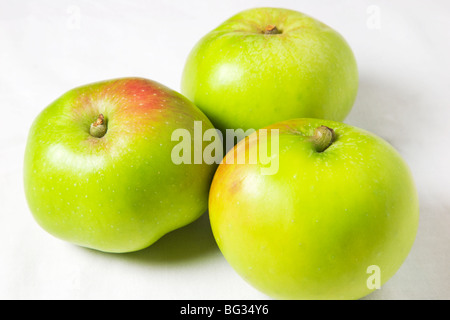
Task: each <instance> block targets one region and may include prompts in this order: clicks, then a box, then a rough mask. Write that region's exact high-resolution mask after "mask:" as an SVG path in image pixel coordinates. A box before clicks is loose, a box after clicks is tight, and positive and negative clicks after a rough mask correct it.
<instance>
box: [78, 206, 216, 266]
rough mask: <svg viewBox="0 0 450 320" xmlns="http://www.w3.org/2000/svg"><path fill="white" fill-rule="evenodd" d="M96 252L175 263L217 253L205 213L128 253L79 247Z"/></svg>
mask: <svg viewBox="0 0 450 320" xmlns="http://www.w3.org/2000/svg"><path fill="white" fill-rule="evenodd" d="M82 249H84V250H87V251H88V252H89V253H92V254H96V255H108V258H111V257H113V258H117V259H123V260H128V261H135V262H139V263H148V264H153V265H155V264H171V263H173V264H177V263H181V262H183V263H185V262H187V261H189V262H192V261H193V260H196V259H203V258H206V257H207V256H209V255H217V254H220V250H219V248H218V247H217V244H216V242H215V240H214V236H213V234H212V231H211V227H210V224H209V216H208V212H205V213H204V214H203V215H202V216H201V217H199V218H198V219H197V220H195V221H194V222H192V223H190V224H188V225H186V226H184V227H182V228H179V229H176V230H174V231H171V232H169V233H167V234H166V235H164V236H163V237H161V238H160V239H159V240H158V241H156V242H155V243H153V244H152V245H151V246H149V247H147V248H145V249H142V250H139V251H135V252H129V253H119V254H116V253H105V252H100V251H97V250H93V249H88V248H82Z"/></svg>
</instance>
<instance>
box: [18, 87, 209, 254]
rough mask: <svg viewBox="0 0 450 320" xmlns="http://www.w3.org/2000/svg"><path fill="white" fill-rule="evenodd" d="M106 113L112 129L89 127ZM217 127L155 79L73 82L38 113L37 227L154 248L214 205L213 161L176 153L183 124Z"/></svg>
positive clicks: (33, 204) (98, 243)
mask: <svg viewBox="0 0 450 320" xmlns="http://www.w3.org/2000/svg"><path fill="white" fill-rule="evenodd" d="M99 114H103V115H104V117H105V118H106V120H107V123H106V124H107V132H106V134H105V135H104V136H103V137H101V138H97V137H93V136H91V135H90V133H89V130H90V125H91V124H92V123H93V122H95V120H96V119H97V117H98V116H99ZM194 121H202V125H203V126H202V128H203V130H207V129H208V128H213V127H212V124H211V122H210V121H209V120H208V119H207V117H206V116H205V115H204V114H203V113H202V112H201V111H200V110H199V109H198V108H197V107H196V106H195V105H194V104H192V102H190V101H189V100H188V99H187V98H185V97H184V96H182V95H181V94H179V93H177V92H175V91H173V90H171V89H169V88H167V87H165V86H163V85H161V84H159V83H157V82H154V81H151V80H147V79H142V78H121V79H114V80H108V81H102V82H98V83H94V84H89V85H85V86H82V87H79V88H75V89H73V90H71V91H69V92H67V93H65V94H64V95H63V96H61V97H60V98H59V99H57V100H56V101H55V102H53V103H52V104H50V105H49V106H48V107H47V108H46V109H44V110H43V111H42V113H41V114H39V116H38V117H37V118H36V120H35V121H34V123H33V125H32V127H31V129H30V132H29V137H28V142H27V146H26V151H25V161H24V186H25V194H26V198H27V201H28V204H29V207H30V209H31V211H32V213H33V215H34V218H35V219H36V220H37V222H38V223H39V225H41V226H42V228H44V229H45V230H46V231H48V232H49V233H51V234H52V235H54V236H56V237H58V238H61V239H63V240H66V241H69V242H71V243H75V244H77V245H80V246H83V247H89V248H93V249H97V250H100V251H106V252H130V251H136V250H139V249H143V248H145V247H148V246H149V245H151V244H152V243H154V242H155V241H156V240H158V239H159V238H160V237H161V236H163V235H164V234H166V233H168V232H170V231H172V230H174V229H177V228H179V227H181V226H184V225H186V224H188V223H190V222H192V221H194V220H195V219H197V218H198V217H199V216H200V215H202V214H203V213H204V212H205V211H206V210H207V202H208V191H209V186H210V182H211V180H212V177H213V175H214V171H215V169H216V166H215V165H214V164H212V165H207V164H180V165H175V164H174V163H173V162H172V160H171V150H172V148H173V147H174V145H175V144H177V143H178V142H176V141H171V134H172V132H173V131H174V130H175V129H179V128H185V129H187V130H189V131H190V132H191V131H192V130H193V127H194Z"/></svg>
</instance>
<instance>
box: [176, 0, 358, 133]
mask: <svg viewBox="0 0 450 320" xmlns="http://www.w3.org/2000/svg"><path fill="white" fill-rule="evenodd" d="M268 25H275V26H276V27H278V29H279V30H280V31H281V32H282V33H281V34H264V33H263V32H264V29H265V28H266V26H268ZM357 90H358V70H357V65H356V61H355V57H354V54H353V52H352V50H351V48H350V47H349V45H348V44H347V42H346V41H345V39H344V38H343V37H342V36H341V35H340V34H338V33H337V32H336V31H334V30H333V29H331V28H330V27H328V26H326V25H325V24H323V23H321V22H319V21H317V20H315V19H313V18H311V17H309V16H307V15H305V14H303V13H300V12H296V11H292V10H287V9H280V8H255V9H250V10H246V11H243V12H241V13H239V14H237V15H235V16H233V17H232V18H230V19H229V20H227V21H225V22H224V23H223V24H221V25H220V26H219V27H217V28H216V29H214V30H213V31H211V32H210V33H208V34H207V35H205V36H204V37H203V38H202V39H201V40H200V41H199V42H198V43H197V44H196V45H195V47H194V48H193V49H192V51H191V52H190V54H189V56H188V58H187V61H186V64H185V67H184V71H183V75H182V81H181V92H182V93H183V94H184V95H185V96H186V97H188V98H189V99H191V100H192V101H193V102H194V103H195V105H197V106H198V107H199V108H200V109H201V110H202V111H203V112H204V113H205V114H206V116H208V118H209V119H210V120H211V122H212V123H213V125H214V126H215V127H216V128H218V129H220V130H221V131H222V133H223V134H225V129H235V130H236V129H244V130H248V129H255V130H256V129H259V128H262V127H265V126H268V125H270V124H272V123H275V122H279V121H283V120H289V119H294V118H320V119H329V120H334V121H343V120H344V119H345V117H346V116H347V114H348V113H349V112H350V110H351V108H352V106H353V103H354V101H355V98H356V94H357Z"/></svg>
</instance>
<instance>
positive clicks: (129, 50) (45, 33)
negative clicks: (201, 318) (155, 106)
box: [0, 0, 450, 299]
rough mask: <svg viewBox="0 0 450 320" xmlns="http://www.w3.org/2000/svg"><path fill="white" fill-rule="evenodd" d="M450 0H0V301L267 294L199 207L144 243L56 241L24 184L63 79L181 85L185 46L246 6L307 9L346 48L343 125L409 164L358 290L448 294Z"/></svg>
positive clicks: (403, 295)
mask: <svg viewBox="0 0 450 320" xmlns="http://www.w3.org/2000/svg"><path fill="white" fill-rule="evenodd" d="M449 4H450V2H448V1H445V0H441V1H375V0H373V1H360V0H358V1H357V0H354V1H350V0H349V1H336V0H329V1H317V0H315V1H312V0H311V1H248V0H247V1H244V0H227V1H206V0H205V1H198V0H189V1H186V0H178V1H125V0H124V1H118V0H115V1H111V0H108V1H106V0H103V1H95V2H94V1H75V0H72V1H6V0H0V246H1V248H0V298H2V299H267V297H266V296H265V295H263V294H261V293H259V292H257V291H256V290H255V289H253V288H252V287H250V286H249V285H248V284H247V283H245V282H244V281H243V280H242V279H241V278H240V277H239V276H238V275H237V274H236V273H235V272H234V271H233V269H232V268H231V267H230V266H229V265H228V264H227V262H226V261H225V259H224V258H223V256H222V255H221V253H220V251H219V250H218V248H217V246H216V245H215V242H214V239H213V237H212V234H211V231H210V228H209V221H208V217H207V215H204V216H203V217H202V218H200V219H199V220H198V221H196V222H194V223H193V224H191V225H189V226H187V227H185V228H182V229H180V230H177V231H174V232H172V233H170V234H168V235H166V236H165V237H163V238H162V239H160V240H159V241H158V242H157V243H156V244H154V245H153V246H151V247H150V248H148V249H145V250H142V251H139V252H135V253H130V254H121V255H118V254H106V253H100V252H96V251H93V250H88V249H84V248H80V247H76V246H74V245H71V244H68V243H65V242H63V241H61V240H58V239H56V238H53V237H52V236H50V235H49V234H47V233H46V232H45V231H43V230H42V229H41V228H40V227H39V226H38V225H37V224H36V223H35V221H34V220H33V218H32V216H31V214H30V212H29V209H28V207H27V204H26V201H25V198H24V193H23V182H22V162H23V152H24V148H25V142H26V138H27V134H28V129H29V127H30V125H31V123H32V121H33V119H34V118H35V117H36V116H37V115H38V113H39V112H40V111H42V109H43V108H44V107H46V106H47V105H48V104H49V103H50V102H52V101H53V100H54V99H56V98H57V97H59V96H60V95H61V94H62V93H64V92H66V91H68V90H69V89H71V88H73V87H76V86H79V85H82V84H86V83H90V82H95V81H99V80H104V79H109V78H116V77H124V76H141V77H145V78H149V79H153V80H156V81H158V82H161V83H163V84H165V85H167V86H169V87H171V88H172V89H175V90H177V91H179V84H180V79H181V71H182V69H183V65H184V62H185V59H186V56H187V55H188V53H189V51H190V49H191V48H192V46H193V45H194V44H195V43H196V42H197V41H198V40H199V39H200V37H202V36H203V35H204V34H205V33H207V32H209V31H210V30H212V29H213V28H215V27H216V26H217V25H218V24H220V23H221V22H222V21H224V20H225V19H227V18H229V17H230V16H232V15H233V14H235V13H237V12H239V11H241V10H243V9H248V8H252V7H256V6H278V7H285V8H290V9H295V10H298V11H302V12H304V13H307V14H309V15H311V16H313V17H315V18H317V19H319V20H321V21H323V22H325V23H327V24H328V25H330V26H331V27H333V28H334V29H336V30H338V31H339V32H340V33H341V34H342V35H343V36H344V37H345V38H346V39H347V41H348V42H349V44H350V45H351V47H352V48H353V50H354V53H355V55H356V58H357V61H358V65H359V72H360V89H359V93H358V97H357V100H356V103H355V106H354V108H353V111H352V112H351V114H350V115H349V117H348V118H347V119H346V121H345V122H346V123H348V124H352V125H355V126H358V127H362V128H364V129H366V130H369V131H372V132H374V133H376V134H378V135H380V136H381V137H383V138H385V139H386V140H388V141H389V142H390V143H392V144H393V145H394V146H395V147H396V148H397V149H398V150H399V152H400V153H401V154H402V156H403V157H404V159H405V160H406V161H407V163H408V164H409V165H410V167H411V170H412V172H413V175H414V178H415V181H416V184H417V188H418V192H419V197H420V209H421V219H420V227H419V231H418V235H417V239H416V242H415V244H414V247H413V249H412V251H411V253H410V255H409V257H408V259H407V260H406V261H405V263H404V265H403V266H402V267H401V269H400V270H399V271H398V272H397V274H396V275H395V276H394V277H393V278H392V279H391V280H390V281H388V283H387V284H386V285H385V286H383V287H382V288H381V289H380V290H377V291H375V292H374V293H373V294H371V295H369V296H368V297H366V299H450V151H449V150H450V125H449V119H450V103H449V97H450V95H449V92H450V76H449V72H450V63H449V61H450V59H449V56H450V37H449V34H450V33H449V30H450V5H449Z"/></svg>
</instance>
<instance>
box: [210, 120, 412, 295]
mask: <svg viewBox="0 0 450 320" xmlns="http://www.w3.org/2000/svg"><path fill="white" fill-rule="evenodd" d="M262 130H269V131H271V132H273V131H276V132H277V135H272V134H271V135H268V134H266V135H264V136H265V137H266V141H265V142H264V143H266V144H270V145H276V146H277V148H272V147H270V148H269V147H267V146H266V148H265V150H273V152H272V154H271V155H270V158H271V159H272V160H273V159H278V161H279V167H278V170H276V172H272V173H271V174H267V173H266V174H264V172H263V170H262V169H264V166H266V167H267V163H266V164H262V163H261V161H260V159H259V158H260V156H258V157H257V158H255V159H256V161H254V162H249V161H248V160H249V159H250V157H249V155H251V154H254V153H253V152H254V151H255V149H256V148H260V147H261V143H260V142H261V141H260V140H261V136H262V135H261V134H260V132H261V131H262ZM232 150H233V152H231V151H230V152H229V153H228V154H227V155H226V156H225V158H224V160H223V162H222V163H221V164H220V165H219V168H218V169H217V171H216V173H215V176H214V179H213V182H212V186H211V190H210V196H209V215H210V221H211V227H212V231H213V235H214V237H215V239H216V242H217V244H218V246H219V248H220V250H221V251H222V253H223V255H224V257H225V258H226V259H227V261H228V262H229V263H230V265H231V266H232V267H233V268H234V269H235V270H236V271H237V272H238V274H240V275H241V276H242V277H243V279H245V280H246V281H248V283H250V284H251V285H253V286H254V287H255V288H257V289H259V290H260V291H261V292H263V293H265V294H267V295H268V296H270V297H273V298H276V299H359V298H361V297H364V296H366V295H367V294H369V293H370V292H372V291H373V290H375V289H377V288H379V287H380V286H382V285H383V284H384V283H385V282H386V281H388V279H389V278H391V277H392V276H393V275H394V274H395V273H396V271H397V270H398V269H399V268H400V266H401V265H402V263H403V261H404V260H405V259H406V257H407V255H408V254H409V252H410V249H411V247H412V245H413V242H414V240H415V236H416V232H417V228H418V221H419V207H418V199H417V192H416V189H415V185H414V181H413V178H412V175H411V173H410V170H409V168H408V166H407V164H406V163H405V162H404V160H403V159H402V158H401V156H400V155H399V153H398V152H397V151H396V150H395V149H394V148H393V147H392V146H391V145H390V144H388V143H387V142H386V141H384V140H383V139H381V138H379V137H378V136H376V135H374V134H372V133H369V132H367V131H364V130H362V129H359V128H356V127H353V126H350V125H347V124H344V123H339V122H334V121H331V120H319V119H292V120H287V121H282V122H279V123H277V124H273V125H271V126H268V127H266V128H265V129H261V130H258V131H257V132H255V133H253V134H252V135H250V136H248V137H247V138H246V139H245V140H241V142H239V143H238V144H237V145H236V146H235V147H234V149H232ZM230 154H231V156H234V157H235V158H236V157H238V155H241V156H242V154H244V156H245V159H246V161H241V162H240V163H239V162H237V161H235V159H229V157H230Z"/></svg>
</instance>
